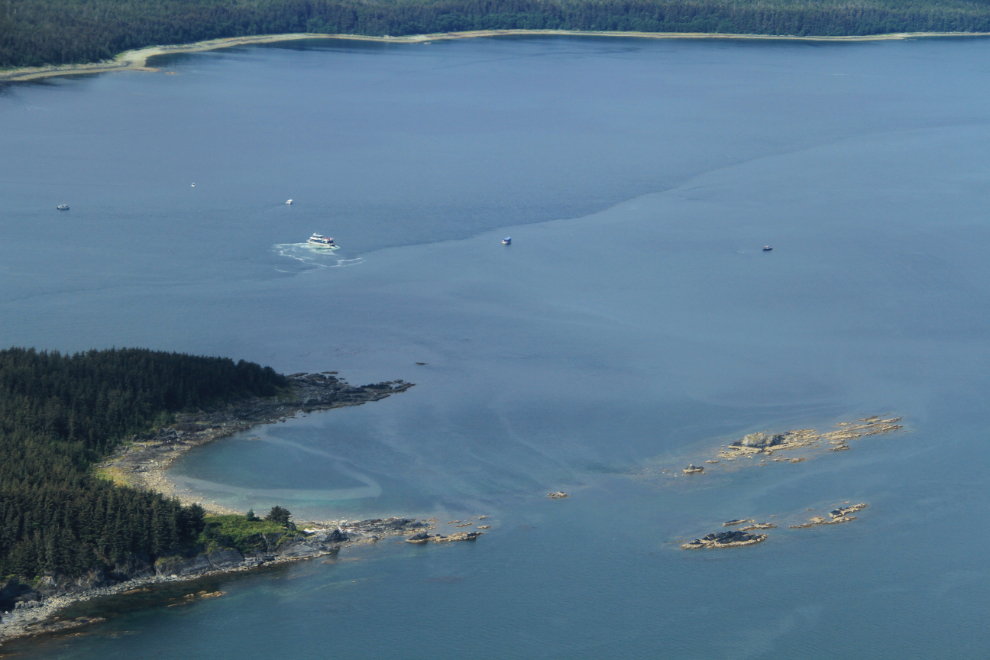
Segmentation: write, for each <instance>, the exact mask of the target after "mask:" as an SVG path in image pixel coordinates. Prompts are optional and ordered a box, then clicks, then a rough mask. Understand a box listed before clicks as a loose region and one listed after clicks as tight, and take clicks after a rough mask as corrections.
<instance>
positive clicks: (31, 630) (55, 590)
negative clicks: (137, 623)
mask: <svg viewBox="0 0 990 660" xmlns="http://www.w3.org/2000/svg"><path fill="white" fill-rule="evenodd" d="M433 529H435V523H434V522H433V521H417V520H412V519H409V518H388V519H373V520H364V521H361V522H355V523H348V524H335V523H325V524H311V525H309V526H308V528H307V530H306V531H304V532H292V531H288V530H287V531H286V533H285V534H281V535H270V536H267V537H266V536H264V535H261V536H262V538H261V539H260V541H261V544H260V547H259V548H258V550H257V551H256V552H248V553H241V552H240V551H239V550H236V549H234V548H217V549H214V550H212V551H210V552H205V553H202V554H198V555H194V556H192V557H182V556H175V557H166V558H163V559H159V560H158V561H156V562H155V563H154V564H152V563H151V562H150V561H149V560H148V558H147V557H144V558H142V557H130V558H128V560H127V561H126V562H125V563H123V564H120V565H117V566H114V567H113V569H112V570H110V571H104V570H99V571H92V572H90V573H89V574H87V575H85V576H82V577H80V578H65V577H61V578H59V577H45V578H42V579H41V581H40V582H39V584H37V585H35V586H29V585H25V584H22V583H19V582H18V581H17V580H8V581H7V582H6V583H3V582H0V602H4V601H6V602H10V601H13V602H14V603H15V604H14V606H13V608H12V609H10V610H9V611H6V612H0V646H2V643H3V642H6V641H10V640H13V639H18V638H22V637H31V636H35V635H42V634H46V633H54V632H61V631H64V630H70V629H73V628H79V627H81V626H86V625H90V624H93V623H99V622H100V621H102V620H103V619H101V618H98V617H76V618H69V619H63V618H61V617H58V616H55V615H56V614H57V613H58V612H59V611H61V610H63V609H65V608H66V607H68V606H69V605H73V604H76V603H81V602H85V601H89V600H92V599H94V598H100V597H104V596H113V595H122V594H128V593H136V592H140V591H146V590H149V589H150V588H152V587H155V586H160V585H164V584H171V583H177V582H185V581H189V580H198V579H200V578H204V577H209V576H215V575H223V574H227V573H241V572H245V571H250V570H254V569H257V568H260V567H262V566H273V565H276V564H282V563H286V562H291V561H299V560H302V559H313V558H316V557H324V556H327V555H333V554H336V553H337V552H339V551H340V549H341V548H342V547H344V546H348V545H364V544H369V543H376V542H378V541H379V540H381V539H383V538H387V537H390V536H403V535H410V534H411V535H413V537H416V536H418V535H422V534H426V533H427V531H429V530H433ZM468 535H472V536H471V538H470V539H468V538H464V539H461V538H454V537H455V536H459V535H456V534H455V535H451V537H448V538H447V540H449V541H460V540H474V538H477V536H480V532H470V533H469V534H463V536H465V537H466V536H468ZM431 540H433V539H432V538H431ZM217 595H222V594H218V593H213V594H207V593H205V592H203V593H202V594H200V595H199V596H200V597H203V598H205V597H215V596H217ZM187 598H188V597H187Z"/></svg>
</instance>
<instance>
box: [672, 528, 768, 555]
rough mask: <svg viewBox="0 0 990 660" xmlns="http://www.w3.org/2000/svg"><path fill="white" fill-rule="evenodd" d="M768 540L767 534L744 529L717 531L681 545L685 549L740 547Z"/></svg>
mask: <svg viewBox="0 0 990 660" xmlns="http://www.w3.org/2000/svg"><path fill="white" fill-rule="evenodd" d="M766 540H767V535H766V534H747V533H746V532H743V531H731V532H715V533H712V534H708V535H707V536H704V537H702V538H700V539H695V540H693V541H691V542H689V543H684V544H682V545H681V547H682V548H684V549H685V550H698V549H701V548H708V549H711V548H738V547H742V546H745V545H755V544H757V543H762V542H763V541H766Z"/></svg>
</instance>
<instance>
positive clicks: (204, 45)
mask: <svg viewBox="0 0 990 660" xmlns="http://www.w3.org/2000/svg"><path fill="white" fill-rule="evenodd" d="M546 35H554V36H581V37H620V38H623V37H625V38H629V37H632V38H638V39H744V40H771V41H794V40H798V41H835V42H843V41H850V42H853V41H888V40H896V39H922V38H937V37H987V36H990V32H905V33H897V34H877V35H870V36H863V37H795V36H787V35H779V36H778V35H764V34H718V33H704V32H604V31H582V30H476V31H471V32H442V33H438V34H417V35H411V36H406V37H390V36H385V37H367V36H362V35H356V34H310V33H293V34H272V35H259V36H253V37H230V38H227V39H212V40H210V41H199V42H196V43H191V44H177V45H174V46H149V47H147V48H141V49H140V50H129V51H126V52H124V53H121V54H120V55H118V56H117V57H115V58H114V59H113V60H106V61H103V62H94V63H92V64H66V65H60V66H43V67H25V68H19V69H8V70H6V71H0V82H17V81H25V80H36V79H39V78H51V77H53V76H72V75H80V74H87V73H102V72H109V71H148V72H157V71H159V69H156V68H154V67H151V66H148V60H149V59H150V58H152V57H155V56H156V55H166V54H170V53H196V52H200V51H206V50H217V49H220V48H231V47H234V46H245V45H250V44H270V43H278V42H280V41H297V40H299V39H345V40H351V41H384V42H389V43H407V44H423V43H428V42H432V41H445V40H451V39H475V38H479V37H503V36H546Z"/></svg>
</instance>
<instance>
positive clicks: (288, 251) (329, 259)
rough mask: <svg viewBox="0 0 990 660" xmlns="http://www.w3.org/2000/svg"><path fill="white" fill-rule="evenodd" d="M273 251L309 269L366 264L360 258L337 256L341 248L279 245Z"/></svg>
mask: <svg viewBox="0 0 990 660" xmlns="http://www.w3.org/2000/svg"><path fill="white" fill-rule="evenodd" d="M272 251H274V252H275V253H276V254H277V255H278V256H280V257H285V258H287V259H293V260H294V261H297V262H299V264H300V265H304V266H307V267H309V268H346V267H348V266H357V265H358V264H361V263H364V259H362V258H360V257H358V258H357V259H345V258H342V257H340V256H337V255H338V253H339V246H337V247H336V248H334V249H328V248H326V247H321V246H317V245H313V244H311V243H279V244H276V245H273V246H272ZM276 270H278V269H277V268H276Z"/></svg>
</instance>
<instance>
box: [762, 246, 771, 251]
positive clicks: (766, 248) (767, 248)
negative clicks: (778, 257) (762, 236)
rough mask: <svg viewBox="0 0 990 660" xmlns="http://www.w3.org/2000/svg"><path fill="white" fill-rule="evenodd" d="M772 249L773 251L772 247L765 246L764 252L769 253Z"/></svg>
mask: <svg viewBox="0 0 990 660" xmlns="http://www.w3.org/2000/svg"><path fill="white" fill-rule="evenodd" d="M772 249H773V248H772V247H770V246H769V245H764V246H763V251H764V252H769V251H770V250H772Z"/></svg>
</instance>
